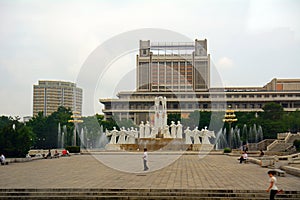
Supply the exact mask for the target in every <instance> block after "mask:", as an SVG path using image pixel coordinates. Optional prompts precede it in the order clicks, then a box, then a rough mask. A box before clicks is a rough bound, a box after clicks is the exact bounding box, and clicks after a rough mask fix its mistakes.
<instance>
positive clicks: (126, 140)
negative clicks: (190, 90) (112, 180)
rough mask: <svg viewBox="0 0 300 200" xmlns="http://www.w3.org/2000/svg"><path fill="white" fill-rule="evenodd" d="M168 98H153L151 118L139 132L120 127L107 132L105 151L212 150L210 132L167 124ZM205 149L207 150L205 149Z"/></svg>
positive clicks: (178, 122) (140, 126)
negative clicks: (108, 138) (107, 139)
mask: <svg viewBox="0 0 300 200" xmlns="http://www.w3.org/2000/svg"><path fill="white" fill-rule="evenodd" d="M166 105H167V99H166V97H161V96H160V97H156V98H155V101H154V113H153V115H152V116H153V117H154V119H153V120H151V122H152V124H151V123H150V122H149V121H146V123H144V122H143V121H141V123H140V125H139V131H138V130H137V129H134V128H133V127H131V128H127V130H126V128H125V127H122V128H121V129H120V130H117V129H116V127H114V129H113V130H111V131H106V133H105V135H106V136H108V137H111V138H110V141H109V143H108V144H106V145H105V149H106V150H138V149H144V148H147V149H148V150H149V151H156V150H177V151H178V150H186V149H193V150H200V149H201V148H203V147H204V146H206V147H209V148H210V149H212V147H213V145H212V144H211V142H210V138H215V134H214V132H213V131H209V130H207V127H205V129H202V130H201V131H200V130H198V127H197V128H195V129H194V130H190V129H189V127H188V128H187V129H186V130H184V134H185V138H184V137H183V134H182V133H183V126H182V124H181V123H180V121H177V124H176V123H175V122H174V121H171V124H170V126H168V125H167V106H166ZM201 141H202V142H201ZM206 149H208V148H206Z"/></svg>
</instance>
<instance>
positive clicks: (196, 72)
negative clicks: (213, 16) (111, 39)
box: [137, 39, 210, 92]
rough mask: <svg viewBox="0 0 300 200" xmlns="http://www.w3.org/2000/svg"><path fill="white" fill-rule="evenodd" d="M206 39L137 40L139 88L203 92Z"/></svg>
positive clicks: (207, 62) (207, 66)
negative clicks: (167, 41) (169, 41)
mask: <svg viewBox="0 0 300 200" xmlns="http://www.w3.org/2000/svg"><path fill="white" fill-rule="evenodd" d="M209 69H210V55H209V54H207V40H206V39H205V40H195V42H194V43H191V42H184V43H183V42H181V43H178V42H174V43H166V42H161V43H159V42H157V43H154V42H153V43H150V40H147V41H140V49H139V55H137V90H138V91H153V92H154V91H158V92H159V91H161V92H163V91H205V90H208V88H209V83H210V78H209V77H210V71H209Z"/></svg>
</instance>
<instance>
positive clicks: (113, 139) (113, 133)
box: [106, 126, 119, 144]
mask: <svg viewBox="0 0 300 200" xmlns="http://www.w3.org/2000/svg"><path fill="white" fill-rule="evenodd" d="M110 135H111V139H110V142H109V144H117V136H118V135H119V131H118V130H117V129H116V127H115V126H114V127H113V130H112V131H110V132H108V131H107V132H106V136H110Z"/></svg>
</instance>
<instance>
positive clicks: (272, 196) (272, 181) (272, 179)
mask: <svg viewBox="0 0 300 200" xmlns="http://www.w3.org/2000/svg"><path fill="white" fill-rule="evenodd" d="M275 174H276V172H275V171H272V170H271V171H268V175H269V177H270V179H269V182H270V186H269V187H268V189H267V192H270V200H274V199H275V195H276V194H277V192H278V188H277V186H276V183H277V179H276V177H275Z"/></svg>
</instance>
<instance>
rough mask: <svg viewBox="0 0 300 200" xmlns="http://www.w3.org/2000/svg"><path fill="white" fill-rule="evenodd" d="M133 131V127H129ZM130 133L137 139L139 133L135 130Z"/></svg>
mask: <svg viewBox="0 0 300 200" xmlns="http://www.w3.org/2000/svg"><path fill="white" fill-rule="evenodd" d="M131 128H132V129H133V127H131ZM132 132H133V133H134V137H135V138H139V131H138V129H137V128H135V129H134V130H132Z"/></svg>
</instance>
